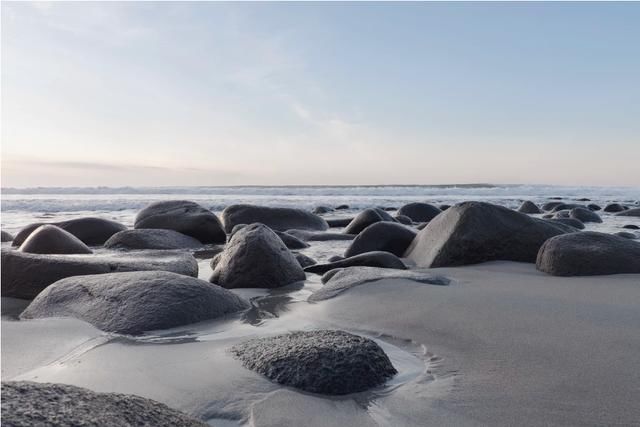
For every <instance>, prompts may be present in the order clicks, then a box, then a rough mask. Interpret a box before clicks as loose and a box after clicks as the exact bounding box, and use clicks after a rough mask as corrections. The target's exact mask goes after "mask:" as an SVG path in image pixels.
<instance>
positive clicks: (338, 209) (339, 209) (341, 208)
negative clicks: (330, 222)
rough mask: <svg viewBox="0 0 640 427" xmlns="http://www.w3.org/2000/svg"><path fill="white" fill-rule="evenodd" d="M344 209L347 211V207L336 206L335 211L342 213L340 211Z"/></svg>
mask: <svg viewBox="0 0 640 427" xmlns="http://www.w3.org/2000/svg"><path fill="white" fill-rule="evenodd" d="M345 209H349V205H338V206H336V210H337V211H342V210H345Z"/></svg>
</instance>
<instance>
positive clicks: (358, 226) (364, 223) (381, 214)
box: [344, 208, 396, 234]
mask: <svg viewBox="0 0 640 427" xmlns="http://www.w3.org/2000/svg"><path fill="white" fill-rule="evenodd" d="M380 221H390V222H396V220H395V219H394V218H393V217H392V216H391V215H389V214H388V213H387V212H385V211H383V210H382V209H378V208H369V209H365V210H363V211H362V212H360V213H359V214H358V215H356V217H355V218H353V221H351V222H350V223H349V225H347V227H346V228H345V229H344V232H345V233H346V234H358V233H360V232H361V231H362V230H364V229H365V228H367V227H368V226H370V225H371V224H373V223H376V222H380Z"/></svg>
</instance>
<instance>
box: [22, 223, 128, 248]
mask: <svg viewBox="0 0 640 427" xmlns="http://www.w3.org/2000/svg"><path fill="white" fill-rule="evenodd" d="M41 225H55V226H57V227H60V228H61V229H63V230H65V231H68V232H69V233H71V234H73V235H74V236H76V237H77V238H78V239H80V240H82V242H83V243H84V244H85V245H89V246H101V245H103V244H104V242H106V241H107V240H108V239H109V238H110V237H111V236H113V235H114V234H116V233H117V232H119V231H122V230H126V229H127V227H126V226H125V225H123V224H120V223H119V222H116V221H111V220H108V219H104V218H94V217H86V218H76V219H70V220H68V221H61V222H53V223H50V224H49V223H34V224H29V225H27V226H26V227H24V228H23V229H22V230H20V231H19V232H18V234H16V236H15V239H14V240H13V243H12V245H13V246H20V245H21V244H22V243H23V242H24V241H25V240H26V239H27V237H29V235H30V234H31V233H32V232H33V231H34V230H36V229H37V228H38V227H40V226H41Z"/></svg>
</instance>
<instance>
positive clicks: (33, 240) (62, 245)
mask: <svg viewBox="0 0 640 427" xmlns="http://www.w3.org/2000/svg"><path fill="white" fill-rule="evenodd" d="M18 250H19V251H21V252H28V253H32V254H90V253H92V251H91V249H89V247H88V246H87V245H85V244H84V243H82V241H81V240H80V239H78V238H77V237H76V236H74V235H73V234H71V233H69V232H68V231H64V230H63V229H62V228H59V227H56V226H55V225H41V226H40V227H38V228H37V229H36V230H35V231H34V232H33V233H31V234H30V235H29V237H27V239H26V240H25V241H24V243H22V245H20V248H19V249H18Z"/></svg>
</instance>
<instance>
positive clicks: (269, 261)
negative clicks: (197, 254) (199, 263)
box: [210, 224, 306, 289]
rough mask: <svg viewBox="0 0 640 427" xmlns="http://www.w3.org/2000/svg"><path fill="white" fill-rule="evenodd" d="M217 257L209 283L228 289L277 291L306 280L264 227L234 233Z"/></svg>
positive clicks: (287, 251) (254, 227)
mask: <svg viewBox="0 0 640 427" xmlns="http://www.w3.org/2000/svg"><path fill="white" fill-rule="evenodd" d="M218 257H219V258H218V260H217V263H216V265H215V266H214V265H213V263H212V265H211V267H212V268H213V275H212V276H211V279H210V281H211V282H213V283H216V284H218V285H220V286H222V287H225V288H229V289H231V288H277V287H280V286H286V285H289V284H291V283H294V282H298V281H301V280H304V279H305V278H306V276H305V274H304V271H303V270H302V267H300V264H299V263H298V261H297V260H296V258H295V256H294V255H293V254H292V253H291V252H290V251H289V249H287V247H286V246H285V245H284V243H283V242H282V240H281V239H280V238H279V237H278V235H277V234H275V233H274V232H273V230H271V229H270V228H269V227H267V226H266V225H264V224H251V225H248V226H246V227H244V228H243V229H241V230H240V231H238V232H236V233H235V234H234V235H233V236H232V237H231V239H230V240H229V243H227V246H226V247H225V249H224V251H222V252H221V253H220V254H219V255H218ZM214 259H215V258H214Z"/></svg>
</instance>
